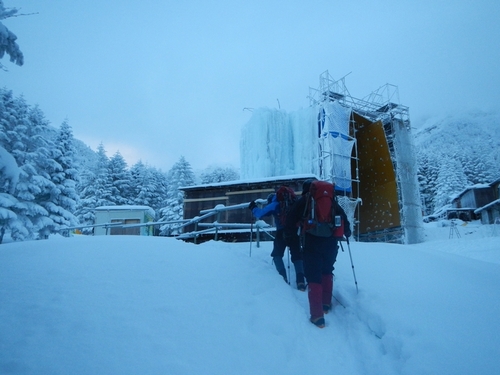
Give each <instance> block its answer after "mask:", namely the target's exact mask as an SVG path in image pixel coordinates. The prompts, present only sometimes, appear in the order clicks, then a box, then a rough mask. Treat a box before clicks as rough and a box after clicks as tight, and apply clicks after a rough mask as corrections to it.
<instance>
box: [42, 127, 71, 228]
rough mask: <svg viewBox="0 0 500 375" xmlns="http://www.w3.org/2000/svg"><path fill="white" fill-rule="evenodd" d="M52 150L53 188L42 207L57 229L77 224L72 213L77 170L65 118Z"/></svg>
mask: <svg viewBox="0 0 500 375" xmlns="http://www.w3.org/2000/svg"><path fill="white" fill-rule="evenodd" d="M53 152H54V160H55V162H56V164H55V167H54V168H53V169H51V179H52V182H53V183H54V184H55V188H54V189H53V191H52V192H51V200H50V204H47V205H44V207H45V209H47V211H48V212H49V217H50V218H51V219H52V220H53V221H54V229H55V230H56V231H58V230H60V229H61V228H65V227H68V226H75V225H77V224H78V219H77V218H76V216H75V215H74V212H75V210H76V204H77V202H78V199H79V197H78V194H77V192H76V184H77V182H78V172H77V170H76V169H75V168H74V166H73V161H74V155H75V149H74V146H73V132H72V130H71V127H70V126H69V124H68V121H67V120H64V121H63V123H62V124H61V126H60V128H59V132H58V133H57V136H56V138H55V148H54V151H53Z"/></svg>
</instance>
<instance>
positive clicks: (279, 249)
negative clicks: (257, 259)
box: [248, 186, 306, 291]
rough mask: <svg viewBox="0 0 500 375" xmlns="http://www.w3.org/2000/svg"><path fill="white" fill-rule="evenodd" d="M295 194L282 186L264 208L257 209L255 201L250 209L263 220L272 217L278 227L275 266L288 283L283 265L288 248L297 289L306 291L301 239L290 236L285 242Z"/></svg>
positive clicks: (275, 243) (274, 250) (272, 255)
mask: <svg viewBox="0 0 500 375" xmlns="http://www.w3.org/2000/svg"><path fill="white" fill-rule="evenodd" d="M296 199H297V198H296V196H295V193H294V192H293V190H292V189H290V188H289V187H287V186H281V187H280V188H279V189H278V190H277V191H276V193H275V194H270V195H269V196H268V203H267V204H266V205H265V206H264V207H262V208H259V207H257V204H256V203H255V201H252V202H250V204H249V206H248V208H249V209H250V210H251V211H252V214H253V216H255V217H256V218H257V219H259V220H260V219H261V218H263V217H265V216H269V215H272V216H273V217H274V223H275V225H276V234H275V236H274V241H273V251H272V252H271V257H272V258H273V262H274V266H275V267H276V270H277V271H278V273H279V274H280V275H281V276H282V277H283V279H284V280H285V282H287V283H288V278H287V274H286V269H285V264H284V263H283V256H284V255H285V250H286V248H287V247H288V248H289V249H290V254H291V257H292V263H293V265H294V268H295V278H296V282H297V289H298V290H300V291H305V290H306V284H305V280H304V265H303V261H302V253H301V251H300V243H299V237H298V236H297V235H296V234H295V235H293V236H289V237H288V238H287V239H286V240H285V235H284V232H285V229H284V228H285V222H286V216H287V213H288V211H289V209H290V208H291V207H292V206H293V204H294V203H295V201H296Z"/></svg>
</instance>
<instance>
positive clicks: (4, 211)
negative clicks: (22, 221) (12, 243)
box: [0, 146, 20, 244]
mask: <svg viewBox="0 0 500 375" xmlns="http://www.w3.org/2000/svg"><path fill="white" fill-rule="evenodd" d="M19 172H20V171H19V167H18V166H17V163H16V160H15V159H14V157H13V156H12V155H11V154H10V153H9V152H8V151H7V150H6V149H4V148H3V147H2V146H0V244H1V243H2V241H3V237H4V235H5V232H6V231H7V230H9V231H11V229H12V227H13V226H14V223H15V222H16V221H17V215H16V213H15V212H14V211H13V208H14V207H15V205H16V204H17V203H18V202H17V199H16V198H15V197H14V195H13V193H14V191H15V189H16V186H17V181H18V180H19Z"/></svg>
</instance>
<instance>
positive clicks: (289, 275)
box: [287, 247, 292, 285]
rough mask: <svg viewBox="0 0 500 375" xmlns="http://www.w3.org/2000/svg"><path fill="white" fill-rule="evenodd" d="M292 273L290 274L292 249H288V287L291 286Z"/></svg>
mask: <svg viewBox="0 0 500 375" xmlns="http://www.w3.org/2000/svg"><path fill="white" fill-rule="evenodd" d="M291 276H292V275H291V273H290V247H288V276H287V279H288V285H290V277H291Z"/></svg>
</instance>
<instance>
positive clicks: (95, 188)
mask: <svg viewBox="0 0 500 375" xmlns="http://www.w3.org/2000/svg"><path fill="white" fill-rule="evenodd" d="M108 164H109V159H108V157H107V156H106V150H105V149H104V145H103V144H102V143H101V144H100V145H99V147H98V149H97V165H96V166H95V169H94V170H90V169H89V170H85V171H84V172H83V173H82V175H81V185H80V187H79V191H80V201H79V204H78V208H77V211H76V216H77V217H78V220H79V221H80V224H82V225H92V224H94V221H95V213H94V210H95V208H96V207H101V206H113V205H115V204H114V203H113V202H112V200H111V187H112V184H111V178H110V175H109V169H108ZM91 231H92V228H84V229H83V233H86V234H88V233H90V232H91Z"/></svg>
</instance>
